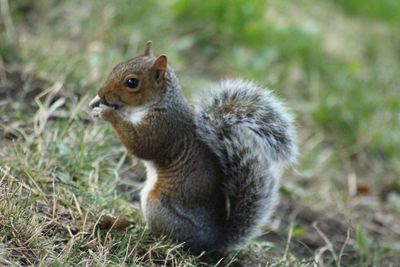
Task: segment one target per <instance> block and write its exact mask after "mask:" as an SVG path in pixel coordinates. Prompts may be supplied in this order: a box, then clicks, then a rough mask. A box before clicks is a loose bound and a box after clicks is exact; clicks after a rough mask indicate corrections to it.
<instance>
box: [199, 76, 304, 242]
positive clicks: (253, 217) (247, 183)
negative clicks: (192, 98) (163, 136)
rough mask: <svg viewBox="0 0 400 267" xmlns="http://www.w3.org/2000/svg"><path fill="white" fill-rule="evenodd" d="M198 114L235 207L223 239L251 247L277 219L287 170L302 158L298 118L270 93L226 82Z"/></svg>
mask: <svg viewBox="0 0 400 267" xmlns="http://www.w3.org/2000/svg"><path fill="white" fill-rule="evenodd" d="M216 91H217V92H216V93H215V94H214V95H213V96H212V97H209V98H208V99H206V100H205V101H204V103H203V104H202V105H201V106H200V107H199V108H198V109H197V112H196V116H195V120H196V125H197V133H198V136H199V137H200V138H201V139H202V140H203V141H204V142H205V143H206V144H207V145H208V146H209V147H210V149H211V150H212V151H213V152H214V154H215V155H217V157H218V159H219V161H220V164H221V166H222V168H223V172H224V176H225V180H224V191H225V194H226V195H227V196H228V197H229V199H230V203H231V210H230V217H229V218H228V221H227V223H226V226H225V227H224V229H225V233H224V234H223V236H224V238H223V240H221V242H222V243H224V247H225V248H226V249H230V248H234V247H237V246H239V245H242V244H244V243H246V242H247V241H248V240H249V239H250V238H251V237H253V236H254V235H255V234H256V233H257V229H258V227H259V226H260V225H261V224H263V223H266V222H267V221H268V220H269V218H270V217H271V215H272V213H273V211H274V209H275V207H276V204H277V198H278V193H277V191H278V188H279V178H280V176H281V174H282V169H283V167H285V166H286V165H289V164H291V163H293V162H294V161H295V159H296V155H297V147H296V137H295V130H294V128H293V119H292V117H291V116H290V115H289V113H288V112H287V111H286V109H285V108H284V106H283V104H282V103H281V102H280V101H279V100H278V99H277V98H276V97H274V96H273V95H272V93H271V92H270V91H267V90H265V89H262V88H259V87H258V86H257V85H255V84H254V83H252V82H248V81H243V80H235V81H225V82H223V83H222V84H221V86H220V88H219V89H217V90H216Z"/></svg>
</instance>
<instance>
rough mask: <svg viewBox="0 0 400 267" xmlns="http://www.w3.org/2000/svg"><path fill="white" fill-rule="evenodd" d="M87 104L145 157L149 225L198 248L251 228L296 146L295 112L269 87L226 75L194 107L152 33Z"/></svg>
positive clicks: (236, 240)
mask: <svg viewBox="0 0 400 267" xmlns="http://www.w3.org/2000/svg"><path fill="white" fill-rule="evenodd" d="M90 107H91V108H93V110H92V114H93V116H94V117H99V118H102V119H103V120H105V121H108V122H109V123H111V125H112V126H113V128H114V130H115V132H116V134H117V135H118V137H119V139H120V141H121V142H122V144H123V145H124V146H125V147H126V148H127V149H128V151H129V152H130V153H131V154H132V155H134V156H136V157H137V158H139V159H140V160H142V162H143V163H144V165H145V166H146V172H147V180H146V183H145V186H144V188H143V189H142V191H141V207H142V211H143V214H144V217H145V220H146V223H147V225H148V228H149V229H150V231H152V232H155V233H160V234H165V235H168V236H170V237H171V238H173V239H174V240H176V241H178V242H184V244H185V246H186V247H187V248H188V249H189V250H191V251H192V252H194V253H200V252H202V251H229V250H232V249H235V248H238V247H240V246H242V245H244V244H246V242H247V241H248V240H250V239H251V238H252V237H254V236H255V235H256V234H257V230H258V228H259V226H260V225H262V224H264V223H266V222H268V220H269V219H270V217H271V215H272V213H273V211H274V209H275V207H276V205H277V199H278V188H279V179H280V177H281V175H282V171H283V169H284V167H285V166H288V165H290V164H291V163H293V162H294V161H295V159H296V155H297V147H296V141H295V130H294V127H293V120H292V117H291V116H290V115H289V114H288V113H287V111H286V109H285V108H284V106H283V104H282V103H281V102H280V101H279V100H278V99H277V98H276V97H274V96H273V95H272V93H271V92H270V91H267V90H265V89H263V88H260V87H258V86H257V85H255V84H254V83H252V82H248V81H243V80H235V81H230V80H228V81H225V82H223V83H221V86H220V88H219V89H218V90H217V92H215V93H214V94H213V95H212V96H210V97H208V98H207V99H205V100H204V103H203V104H202V105H201V106H198V107H196V108H193V107H192V106H191V105H189V103H188V101H187V100H186V98H185V97H184V95H183V93H182V89H181V86H180V84H179V81H178V79H177V77H176V76H175V73H174V71H173V69H172V68H171V66H170V65H169V64H167V57H166V56H165V55H161V56H159V57H157V58H156V57H154V56H153V52H152V43H151V41H149V42H148V43H147V44H146V46H145V49H144V53H143V54H142V55H139V56H137V57H135V58H132V59H129V60H127V61H125V62H122V63H120V64H118V65H117V66H115V67H114V69H113V70H112V71H111V73H110V74H109V76H108V77H107V79H106V81H105V82H104V84H103V86H102V87H101V88H100V90H99V92H98V95H97V96H96V97H95V98H94V99H93V100H92V102H91V103H90Z"/></svg>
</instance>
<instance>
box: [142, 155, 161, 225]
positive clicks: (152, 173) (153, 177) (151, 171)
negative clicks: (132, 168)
mask: <svg viewBox="0 0 400 267" xmlns="http://www.w3.org/2000/svg"><path fill="white" fill-rule="evenodd" d="M143 164H144V166H145V167H146V176H147V177H146V183H145V185H144V187H143V189H142V191H141V192H140V204H141V207H142V212H143V215H144V217H145V219H147V217H146V204H147V201H148V196H149V193H150V192H151V190H153V188H154V185H155V184H156V182H157V169H156V166H155V165H154V163H153V162H152V161H143Z"/></svg>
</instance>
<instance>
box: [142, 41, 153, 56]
mask: <svg viewBox="0 0 400 267" xmlns="http://www.w3.org/2000/svg"><path fill="white" fill-rule="evenodd" d="M143 55H145V56H152V55H153V42H152V41H147V43H146V45H145V46H144V53H143Z"/></svg>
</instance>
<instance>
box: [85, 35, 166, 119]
mask: <svg viewBox="0 0 400 267" xmlns="http://www.w3.org/2000/svg"><path fill="white" fill-rule="evenodd" d="M166 72H167V57H166V56H165V55H161V56H159V57H157V58H156V57H154V55H153V51H152V42H151V41H148V42H147V43H146V46H145V48H144V53H143V54H142V55H140V56H137V57H134V58H132V59H129V60H127V61H124V62H122V63H119V64H118V65H117V66H115V67H114V69H113V70H112V71H111V73H110V74H109V75H108V77H107V79H106V81H105V82H104V84H103V85H102V87H101V88H100V90H99V92H98V94H97V96H96V97H95V98H94V99H93V100H92V101H91V103H90V107H92V108H93V107H96V106H99V105H100V104H103V105H107V106H111V107H113V108H115V109H118V110H122V111H123V110H124V109H128V108H137V107H143V106H146V105H147V104H150V103H152V102H153V101H156V100H157V99H159V97H160V96H161V95H162V93H163V90H165V78H166V77H165V76H166Z"/></svg>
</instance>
